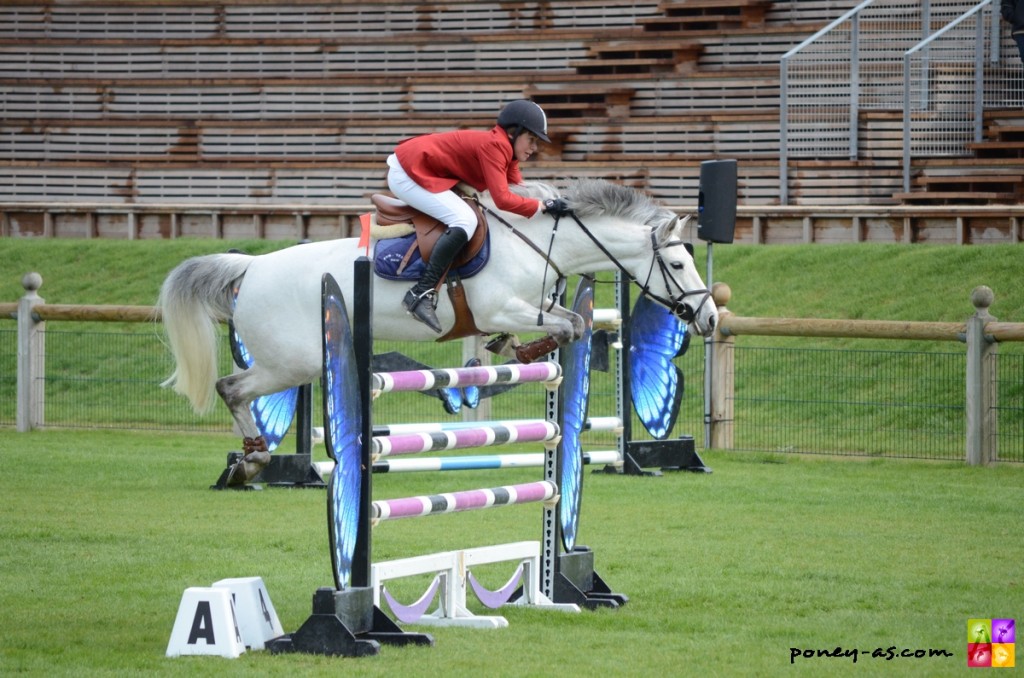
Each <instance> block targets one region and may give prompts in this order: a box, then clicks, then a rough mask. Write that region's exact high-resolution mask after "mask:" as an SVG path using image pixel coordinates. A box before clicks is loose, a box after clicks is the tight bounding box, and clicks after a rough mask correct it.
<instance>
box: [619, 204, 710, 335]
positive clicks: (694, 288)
mask: <svg viewBox="0 0 1024 678" xmlns="http://www.w3.org/2000/svg"><path fill="white" fill-rule="evenodd" d="M689 221H690V215H687V216H686V217H684V218H683V219H680V218H679V217H678V216H677V215H675V214H673V215H672V217H671V219H669V220H667V221H665V222H664V223H663V224H661V225H660V226H657V227H655V228H654V230H653V231H652V232H651V248H652V250H653V254H654V260H653V262H652V265H651V269H652V270H651V273H650V275H649V277H648V280H647V281H646V282H644V281H639V282H640V284H641V286H642V287H643V289H644V293H645V294H646V295H647V296H649V297H651V299H653V300H654V301H657V302H658V303H660V304H662V305H664V306H666V307H668V309H669V310H670V311H672V314H673V315H675V316H676V317H677V318H679V319H680V320H682V321H683V322H685V323H687V324H688V325H689V326H690V329H691V330H692V331H693V332H694V333H695V334H698V335H700V336H702V337H706V336H708V335H710V334H711V333H712V332H714V331H715V326H716V325H717V324H718V307H717V306H716V305H715V301H714V299H712V298H711V292H710V290H708V288H707V286H706V285H705V284H704V281H703V279H701V277H700V273H699V272H698V271H697V265H696V262H694V260H693V245H691V244H690V243H688V242H685V241H684V240H683V235H684V233H685V231H686V226H687V224H688V223H689Z"/></svg>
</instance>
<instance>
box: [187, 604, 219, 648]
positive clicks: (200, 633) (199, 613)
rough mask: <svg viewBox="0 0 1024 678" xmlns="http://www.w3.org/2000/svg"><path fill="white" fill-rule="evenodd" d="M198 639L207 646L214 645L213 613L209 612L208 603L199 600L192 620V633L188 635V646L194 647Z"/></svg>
mask: <svg viewBox="0 0 1024 678" xmlns="http://www.w3.org/2000/svg"><path fill="white" fill-rule="evenodd" d="M200 638H203V639H205V640H206V644H207V645H216V644H217V643H216V641H215V640H214V638H213V613H212V612H210V601H208V600H200V601H199V602H198V603H197V604H196V616H195V617H193V618H192V631H191V632H190V633H189V634H188V644H189V645H195V644H196V641H197V640H199V639H200Z"/></svg>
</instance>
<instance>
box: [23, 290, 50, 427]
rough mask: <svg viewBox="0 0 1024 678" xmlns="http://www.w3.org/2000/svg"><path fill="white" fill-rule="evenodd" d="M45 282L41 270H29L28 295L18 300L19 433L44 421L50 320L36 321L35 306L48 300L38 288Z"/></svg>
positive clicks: (26, 293) (26, 292)
mask: <svg viewBox="0 0 1024 678" xmlns="http://www.w3.org/2000/svg"><path fill="white" fill-rule="evenodd" d="M42 285H43V277H42V276H41V275H39V274H38V273H26V274H25V275H24V277H22V279H21V286H22V287H24V288H25V296H23V297H22V298H21V299H19V300H18V386H17V394H18V395H17V399H18V406H17V418H16V426H17V430H18V432H19V433H25V432H28V431H31V430H32V429H34V428H36V427H37V426H42V424H43V420H44V419H43V413H44V397H45V389H44V387H45V381H44V379H45V376H46V322H45V321H42V320H36V318H35V317H34V315H33V312H32V309H34V308H35V307H36V306H38V305H39V304H42V303H44V301H45V300H44V299H43V298H42V297H40V296H39V295H38V294H37V293H36V290H38V289H39V288H40V287H42Z"/></svg>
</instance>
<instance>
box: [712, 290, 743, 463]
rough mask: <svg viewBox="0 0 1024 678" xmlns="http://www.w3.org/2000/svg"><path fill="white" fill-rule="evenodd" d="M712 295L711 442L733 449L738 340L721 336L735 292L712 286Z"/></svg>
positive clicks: (716, 446) (719, 447)
mask: <svg viewBox="0 0 1024 678" xmlns="http://www.w3.org/2000/svg"><path fill="white" fill-rule="evenodd" d="M711 296H712V298H713V299H714V300H715V304H716V305H717V306H718V319H719V322H718V326H717V327H716V328H715V338H714V342H713V350H712V352H711V374H710V375H708V376H707V377H706V378H708V379H710V380H711V422H710V423H711V440H710V446H711V447H712V448H715V449H719V450H731V449H732V448H733V407H734V398H733V394H734V377H735V374H736V371H735V369H734V367H733V348H734V346H735V343H736V337H733V336H726V335H724V334H722V331H721V327H722V322H721V320H722V318H723V317H724V316H726V315H728V313H729V310H728V309H727V308H726V307H725V306H726V304H728V303H729V300H730V299H731V298H732V289H731V288H730V287H729V286H728V285H726V284H725V283H720V282H719V283H715V284H714V285H712V286H711Z"/></svg>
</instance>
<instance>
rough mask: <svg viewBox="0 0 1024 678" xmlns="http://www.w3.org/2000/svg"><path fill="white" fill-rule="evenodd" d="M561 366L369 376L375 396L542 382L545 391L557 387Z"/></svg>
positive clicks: (495, 366) (550, 364)
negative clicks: (376, 394) (451, 388)
mask: <svg viewBox="0 0 1024 678" xmlns="http://www.w3.org/2000/svg"><path fill="white" fill-rule="evenodd" d="M561 377H562V367H561V365H559V364H558V363H548V362H542V363H530V364H529V365H482V366H480V367H455V368H451V369H436V370H408V371H404V372H377V373H374V375H373V390H374V391H376V392H378V393H390V392H400V391H430V390H432V389H435V388H446V387H449V386H490V385H492V384H522V383H526V382H542V383H543V384H544V385H545V386H546V387H547V388H550V389H552V390H553V389H555V388H558V382H559V380H560V379H561Z"/></svg>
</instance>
